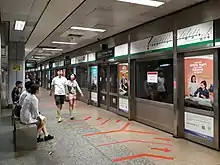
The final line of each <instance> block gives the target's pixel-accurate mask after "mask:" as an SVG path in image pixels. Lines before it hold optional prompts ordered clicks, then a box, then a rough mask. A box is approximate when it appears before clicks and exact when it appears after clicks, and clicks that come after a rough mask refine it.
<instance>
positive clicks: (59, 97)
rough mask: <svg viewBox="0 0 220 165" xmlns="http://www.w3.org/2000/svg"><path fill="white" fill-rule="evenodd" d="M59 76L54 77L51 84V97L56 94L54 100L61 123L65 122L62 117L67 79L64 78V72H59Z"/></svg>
mask: <svg viewBox="0 0 220 165" xmlns="http://www.w3.org/2000/svg"><path fill="white" fill-rule="evenodd" d="M57 74H58V76H56V77H54V78H53V80H52V83H51V86H52V87H51V91H50V96H51V95H52V92H54V99H55V103H56V106H57V117H58V123H61V122H62V121H63V119H62V117H61V110H62V108H63V104H64V101H65V97H66V94H67V79H66V78H65V77H64V76H62V75H63V71H62V70H59V71H58V72H57Z"/></svg>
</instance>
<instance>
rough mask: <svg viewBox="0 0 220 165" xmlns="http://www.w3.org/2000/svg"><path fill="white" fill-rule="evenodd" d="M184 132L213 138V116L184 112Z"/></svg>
mask: <svg viewBox="0 0 220 165" xmlns="http://www.w3.org/2000/svg"><path fill="white" fill-rule="evenodd" d="M184 123H185V130H184V131H185V133H189V134H192V135H195V136H199V137H202V138H205V139H210V140H213V138H214V118H213V117H209V116H204V115H198V114H194V113H189V112H185V122H184Z"/></svg>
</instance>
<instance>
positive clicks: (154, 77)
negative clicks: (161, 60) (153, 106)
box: [147, 72, 158, 83]
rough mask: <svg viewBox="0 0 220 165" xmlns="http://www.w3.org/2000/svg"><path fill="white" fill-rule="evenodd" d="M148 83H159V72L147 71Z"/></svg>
mask: <svg viewBox="0 0 220 165" xmlns="http://www.w3.org/2000/svg"><path fill="white" fill-rule="evenodd" d="M147 82H148V83H158V72H147Z"/></svg>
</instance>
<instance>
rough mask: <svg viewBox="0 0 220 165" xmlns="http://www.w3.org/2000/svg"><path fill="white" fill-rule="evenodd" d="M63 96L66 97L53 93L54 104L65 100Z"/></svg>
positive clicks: (61, 103) (62, 102)
mask: <svg viewBox="0 0 220 165" xmlns="http://www.w3.org/2000/svg"><path fill="white" fill-rule="evenodd" d="M65 97H66V96H65V95H55V96H54V99H55V103H56V105H63V104H64V101H65Z"/></svg>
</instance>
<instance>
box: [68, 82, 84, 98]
mask: <svg viewBox="0 0 220 165" xmlns="http://www.w3.org/2000/svg"><path fill="white" fill-rule="evenodd" d="M67 86H68V89H69V93H70V94H72V95H76V89H78V90H79V92H80V93H82V91H81V89H80V87H79V84H78V83H77V81H76V80H73V81H71V80H68V81H67Z"/></svg>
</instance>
